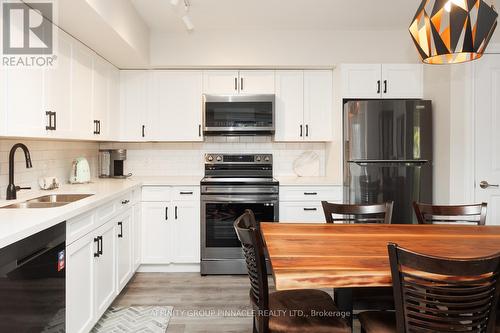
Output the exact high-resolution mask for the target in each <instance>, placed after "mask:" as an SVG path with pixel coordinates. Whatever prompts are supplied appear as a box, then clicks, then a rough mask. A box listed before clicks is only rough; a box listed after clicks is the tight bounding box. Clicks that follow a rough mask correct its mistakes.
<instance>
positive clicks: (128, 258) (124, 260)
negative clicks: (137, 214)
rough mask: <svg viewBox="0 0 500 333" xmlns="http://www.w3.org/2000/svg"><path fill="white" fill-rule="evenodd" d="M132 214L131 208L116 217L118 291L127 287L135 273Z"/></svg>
mask: <svg viewBox="0 0 500 333" xmlns="http://www.w3.org/2000/svg"><path fill="white" fill-rule="evenodd" d="M132 214H133V213H132V209H129V210H128V211H127V212H126V213H124V214H123V215H121V216H119V217H118V218H117V219H116V241H117V243H118V246H117V251H116V254H117V271H116V273H117V280H118V291H117V292H118V293H120V291H121V290H122V289H123V287H125V285H126V284H127V282H128V281H129V280H130V278H131V277H132V274H133V268H132V261H133V258H132V252H133V247H132V246H133V245H132V238H133V237H134V235H133V232H134V231H133V230H132Z"/></svg>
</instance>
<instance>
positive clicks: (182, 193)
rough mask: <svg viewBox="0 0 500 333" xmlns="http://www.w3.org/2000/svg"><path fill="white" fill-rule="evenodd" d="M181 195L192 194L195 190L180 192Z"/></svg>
mask: <svg viewBox="0 0 500 333" xmlns="http://www.w3.org/2000/svg"><path fill="white" fill-rule="evenodd" d="M179 194H180V195H192V194H193V192H179Z"/></svg>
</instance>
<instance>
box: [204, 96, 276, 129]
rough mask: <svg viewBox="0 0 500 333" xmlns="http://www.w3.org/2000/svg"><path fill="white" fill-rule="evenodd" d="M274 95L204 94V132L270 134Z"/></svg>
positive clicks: (273, 127)
mask: <svg viewBox="0 0 500 333" xmlns="http://www.w3.org/2000/svg"><path fill="white" fill-rule="evenodd" d="M274 104H275V96H274V95H241V96H238V95H236V96H234V95H203V124H204V125H203V126H204V127H203V132H204V134H205V135H273V134H274V129H275V126H274Z"/></svg>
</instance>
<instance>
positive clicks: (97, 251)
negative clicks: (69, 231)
mask: <svg viewBox="0 0 500 333" xmlns="http://www.w3.org/2000/svg"><path fill="white" fill-rule="evenodd" d="M94 243H97V250H96V252H95V253H94V258H99V237H95V238H94Z"/></svg>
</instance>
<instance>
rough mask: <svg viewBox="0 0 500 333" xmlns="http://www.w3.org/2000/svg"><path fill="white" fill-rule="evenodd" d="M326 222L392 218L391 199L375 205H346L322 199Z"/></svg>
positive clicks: (368, 220)
mask: <svg viewBox="0 0 500 333" xmlns="http://www.w3.org/2000/svg"><path fill="white" fill-rule="evenodd" d="M321 205H322V206H323V212H324V213H325V219H326V222H327V223H338V222H341V223H382V224H390V223H391V220H392V208H393V205H394V203H393V202H392V201H389V202H386V203H384V204H377V205H347V204H335V203H330V202H327V201H322V202H321Z"/></svg>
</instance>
